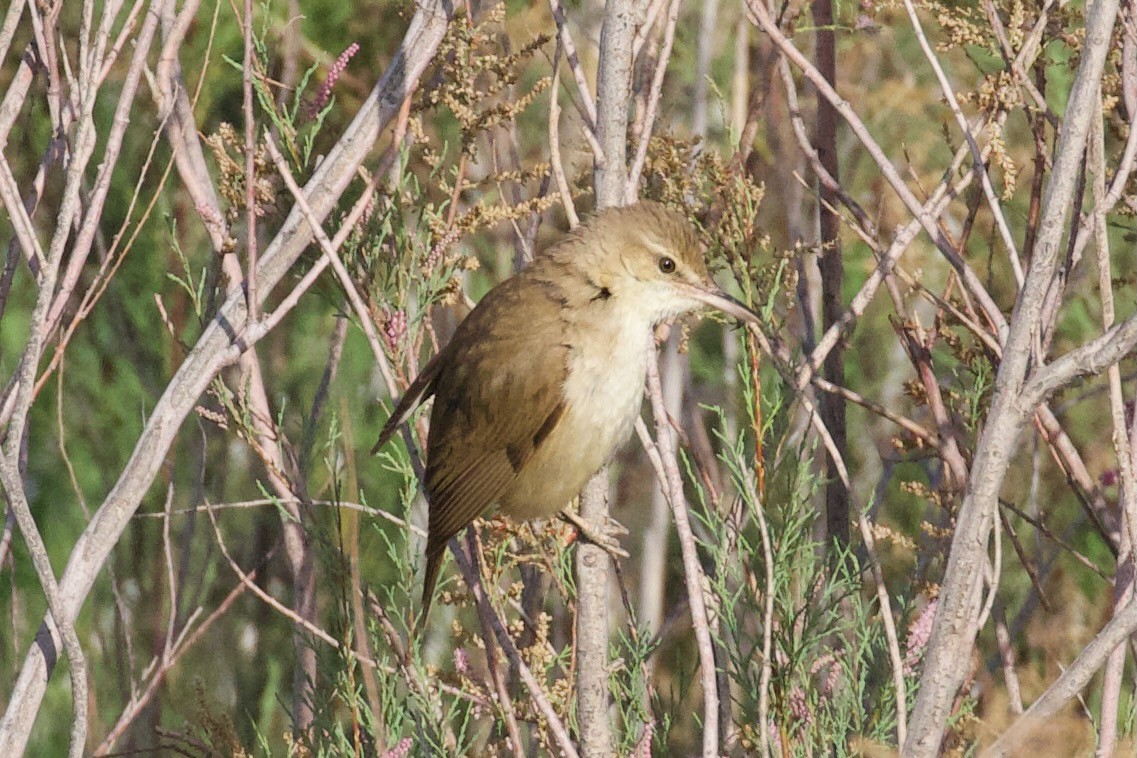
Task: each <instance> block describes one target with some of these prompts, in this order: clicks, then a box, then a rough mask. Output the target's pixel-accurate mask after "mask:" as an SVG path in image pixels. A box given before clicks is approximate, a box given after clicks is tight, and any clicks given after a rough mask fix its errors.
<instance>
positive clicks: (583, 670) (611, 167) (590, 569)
mask: <svg viewBox="0 0 1137 758" xmlns="http://www.w3.org/2000/svg"><path fill="white" fill-rule="evenodd" d="M635 31H636V24H635V2H634V0H607V2H606V4H605V8H604V24H603V26H602V27H601V30H600V62H599V70H598V71H597V75H596V126H597V136H598V137H599V141H600V147H601V149H602V150H603V152H604V156H605V159H604V164H603V165H596V166H595V169H594V172H593V182H594V185H595V188H596V205H597V207H598V208H607V207H610V206H616V205H623V204H624V198H625V187H626V185H627V177H628V167H627V152H628V151H627V139H628V136H627V135H628V99H629V97H630V95H631V82H632V40H633V38H634V36H635ZM608 514H609V508H608V469H607V468H605V469H603V470H601V471H600V473H598V474H597V475H596V476H594V477H593V478H592V479H591V481H589V482H588V484H587V485H585V488H584V491H583V492H582V493H581V495H580V515H581V517H582V518H584V519H585V520H586V521H588V522H589V523H591V524H594V525H599V526H603V525H605V524H607V522H608V519H609V515H608ZM609 573H610V572H609V567H608V556H607V554H606V553H605V552H604V550H603V548H601V547H599V546H597V545H591V544H587V543H582V544H581V545H580V546H579V547H578V548H577V552H576V575H577V588H578V591H579V597H578V600H577V616H576V639H577V694H576V698H577V699H576V704H577V718H578V720H579V728H580V752H581V755H583V756H585V758H607V756H609V755H611V753H612V731H611V725H610V724H609V723H608V625H609V619H608V579H609Z"/></svg>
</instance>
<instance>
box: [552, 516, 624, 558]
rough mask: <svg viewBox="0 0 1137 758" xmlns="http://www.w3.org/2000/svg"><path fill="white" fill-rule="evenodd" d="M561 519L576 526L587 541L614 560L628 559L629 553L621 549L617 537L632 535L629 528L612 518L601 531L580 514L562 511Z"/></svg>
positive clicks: (609, 518)
mask: <svg viewBox="0 0 1137 758" xmlns="http://www.w3.org/2000/svg"><path fill="white" fill-rule="evenodd" d="M561 518H563V519H564V520H565V521H567V522H569V523H570V524H572V525H573V526H575V527H576V529H577V531H578V532H580V534H581V535H582V536H583V537H584V538H585V539H586V540H588V541H589V542H591V543H592V544H594V545H596V546H597V547H599V548H601V549H602V550H604V552H606V553H608V554H609V555H610V556H612V557H613V558H627V557H628V551H627V550H625V549H624V548H622V547H620V540H619V539H617V537H618V536H624V535H627V534H630V532H629V531H628V528H627V527H625V526H624V525H623V524H621V523H620V522H619V521H617V520H616V519H614V518H612V517H611V516H609V517H608V518H607V523H606V524H604V526H603V527H601V528H599V529H598V528H596V527H595V526H593V525H592V524H591V523H589V522H588V521H585V520H584V519H583V518H581V516H580V514H579V513H574V512H572V511H562V512H561Z"/></svg>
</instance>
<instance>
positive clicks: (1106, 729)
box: [1088, 90, 1137, 756]
mask: <svg viewBox="0 0 1137 758" xmlns="http://www.w3.org/2000/svg"><path fill="white" fill-rule="evenodd" d="M1088 156H1089V164H1090V170H1091V171H1092V172H1093V175H1094V181H1093V196H1094V213H1093V216H1092V223H1093V229H1094V246H1095V247H1096V248H1097V263H1098V290H1099V292H1100V295H1101V325H1102V329H1103V330H1104V331H1108V330H1109V328H1110V327H1112V326H1113V322H1114V319H1115V317H1116V314H1115V312H1114V305H1113V267H1112V265H1111V262H1110V255H1109V234H1108V230H1107V228H1106V219H1105V205H1104V203H1105V194H1106V193H1105V126H1104V123H1103V117H1102V101H1101V92H1100V90H1099V92H1098V98H1097V103H1096V107H1095V108H1094V120H1093V131H1092V133H1091V135H1090V144H1089V151H1088ZM1108 376H1109V408H1110V416H1111V417H1112V420H1113V450H1114V454H1115V455H1116V456H1117V469H1118V473H1119V475H1120V477H1119V478H1120V479H1121V488H1120V500H1121V503H1120V505H1121V515H1122V519H1121V528H1120V529H1118V532H1119V534H1120V539H1119V540H1118V551H1117V574H1116V577H1115V579H1114V588H1113V613H1114V615H1117V614H1119V613H1120V612H1121V611H1122V609H1124V608H1125V606H1126V605H1128V604H1129V603H1130V602H1131V600H1132V598H1133V580H1134V553H1133V549H1134V545H1135V543H1137V531H1135V528H1137V473H1135V472H1134V458H1133V450H1132V449H1131V448H1130V440H1129V429H1128V425H1127V424H1126V423H1125V398H1124V395H1123V394H1122V387H1121V369H1120V367H1119V366H1118V365H1117V364H1114V365H1112V366H1110V367H1109V371H1108ZM1125 654H1126V646H1125V645H1118V646H1117V647H1116V648H1115V649H1114V650H1113V652H1112V653H1110V655H1109V659H1108V660H1107V661H1106V668H1105V675H1104V677H1103V680H1102V696H1101V728H1100V729H1099V730H1098V748H1097V755H1099V756H1110V755H1113V751H1114V748H1115V746H1116V745H1115V743H1116V741H1117V727H1118V723H1117V709H1118V706H1119V704H1120V696H1121V680H1122V675H1123V673H1124V671H1125Z"/></svg>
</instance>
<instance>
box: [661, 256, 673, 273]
mask: <svg viewBox="0 0 1137 758" xmlns="http://www.w3.org/2000/svg"><path fill="white" fill-rule="evenodd" d="M659 270H660V271H662V272H663V273H665V274H674V273H675V261H673V260H671V259H670V258H668V257H667V256H664V257H663V258H660V259H659Z"/></svg>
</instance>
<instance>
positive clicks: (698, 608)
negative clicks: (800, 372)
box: [647, 337, 719, 758]
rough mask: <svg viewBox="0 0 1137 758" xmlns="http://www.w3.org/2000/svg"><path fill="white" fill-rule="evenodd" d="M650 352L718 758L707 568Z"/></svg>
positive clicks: (659, 435)
mask: <svg viewBox="0 0 1137 758" xmlns="http://www.w3.org/2000/svg"><path fill="white" fill-rule="evenodd" d="M647 351H648V355H647V386H648V396H649V398H650V400H651V410H652V415H653V416H654V417H655V428H656V438H655V444H656V448H657V449H658V450H659V457H660V459H661V460H662V462H663V469H664V473H665V474H666V476H667V481H666V484H667V486H666V489H665V492H666V494H667V500H668V502H669V503H670V504H671V515H672V518H673V519H674V520H675V532H676V534H677V535H678V537H679V549H680V553H681V555H682V557H683V577H684V580H685V582H686V586H687V602H688V605H689V606H690V608H691V625H692V626H693V627H694V629H695V643H696V647H697V649H698V651H699V681H700V683H701V684H702V686H703V723H702V728H703V758H716V757H717V756H718V754H719V742H718V741H719V724H718V718H719V704H718V683H717V680H716V678H715V670H716V666H715V650H714V644H713V642H712V640H711V630H710V624H709V621H708V616H707V603H706V597H705V595H704V588H703V585H704V575H703V567H702V565H701V564H700V563H699V552H698V548H697V547H696V545H695V535H694V533H693V532H692V531H691V520H690V516H689V515H688V505H687V498H686V497H685V496H684V494H683V477H682V476H681V475H680V473H679V464H678V461H677V460H676V458H675V441H674V437H673V436H672V434H671V433H670V428H669V422H668V418H669V417H668V414H667V408H666V407H665V405H664V403H663V386H662V384H661V383H660V380H659V356H658V354H657V352H656V349H655V338H654V337H649V338H648V341H647Z"/></svg>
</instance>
